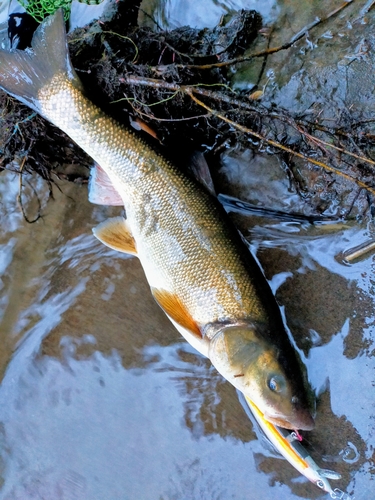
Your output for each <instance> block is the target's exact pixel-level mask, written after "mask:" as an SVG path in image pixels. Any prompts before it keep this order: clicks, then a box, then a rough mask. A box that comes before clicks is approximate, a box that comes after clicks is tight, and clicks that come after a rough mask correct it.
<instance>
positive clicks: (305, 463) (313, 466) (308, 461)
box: [245, 396, 353, 500]
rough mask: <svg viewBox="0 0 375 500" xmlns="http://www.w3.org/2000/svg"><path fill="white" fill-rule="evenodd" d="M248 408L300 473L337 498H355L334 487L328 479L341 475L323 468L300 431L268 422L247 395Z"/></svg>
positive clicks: (277, 447)
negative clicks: (313, 455)
mask: <svg viewBox="0 0 375 500" xmlns="http://www.w3.org/2000/svg"><path fill="white" fill-rule="evenodd" d="M245 400H246V403H247V406H248V408H249V409H250V410H251V413H252V415H253V416H254V417H255V420H256V421H257V422H258V424H259V426H260V428H261V429H262V431H263V432H264V434H265V435H266V436H267V438H268V439H269V440H270V441H271V443H272V444H273V446H274V447H275V448H276V450H277V451H278V452H279V453H280V454H281V455H282V456H283V457H284V458H285V459H286V460H288V462H289V463H290V464H291V465H292V466H293V467H294V468H295V469H297V470H298V472H299V473H300V474H302V475H303V476H305V477H306V478H307V479H308V480H309V481H311V482H312V483H314V484H315V485H316V486H318V488H320V489H321V490H324V491H326V492H327V493H329V494H330V496H331V498H333V499H335V500H353V498H352V497H351V496H350V495H348V494H347V493H345V492H344V491H342V490H340V489H338V488H334V489H333V488H332V486H331V485H330V483H329V481H328V479H332V480H338V479H340V478H341V475H340V474H339V473H337V472H334V471H331V470H328V469H322V468H321V467H319V466H318V465H317V463H316V462H315V461H314V460H313V459H312V457H311V456H310V455H309V453H308V451H307V450H306V448H305V447H304V446H303V445H302V443H301V441H302V437H301V435H300V434H299V433H298V431H292V432H291V431H289V430H287V429H283V428H281V427H278V426H276V425H273V424H271V422H268V421H267V420H266V419H265V418H264V416H263V413H262V412H261V411H260V410H259V408H258V407H257V406H256V405H255V404H254V403H253V402H252V401H251V400H250V399H249V398H248V397H246V396H245Z"/></svg>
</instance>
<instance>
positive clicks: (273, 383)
mask: <svg viewBox="0 0 375 500" xmlns="http://www.w3.org/2000/svg"><path fill="white" fill-rule="evenodd" d="M267 385H268V387H269V389H270V390H271V391H272V392H281V390H282V388H283V386H284V384H283V380H282V379H281V377H278V376H276V375H274V376H273V377H270V378H269V380H268V383H267Z"/></svg>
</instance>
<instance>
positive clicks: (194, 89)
mask: <svg viewBox="0 0 375 500" xmlns="http://www.w3.org/2000/svg"><path fill="white" fill-rule="evenodd" d="M124 82H126V83H128V84H132V85H143V86H148V87H153V88H157V89H166V90H172V91H174V92H175V94H174V95H176V94H177V93H178V92H183V93H185V94H189V95H190V94H191V93H194V94H199V95H202V96H205V97H208V98H210V99H214V100H216V101H220V102H225V103H227V104H231V105H236V106H239V107H242V108H244V109H246V110H248V111H251V112H254V113H257V114H260V111H259V109H257V108H256V107H254V106H252V105H250V104H247V103H244V102H243V101H240V100H239V99H236V98H231V97H230V96H228V95H226V94H222V93H218V92H213V91H211V90H207V89H202V88H200V87H198V86H196V85H178V84H176V83H169V82H164V81H163V80H158V79H155V78H145V77H139V76H136V75H129V76H126V77H125V78H124ZM214 85H215V84H214ZM218 85H221V84H218ZM225 87H226V88H229V87H228V86H225ZM229 90H232V89H230V88H229ZM172 97H173V96H172ZM168 99H170V98H168ZM120 100H121V99H120ZM125 100H126V98H125ZM154 104H155V103H154ZM148 106H149V105H148ZM211 112H212V111H211ZM272 116H273V117H274V118H277V119H278V120H281V121H284V122H286V123H288V124H289V125H290V126H291V127H293V128H294V129H295V130H297V131H298V132H299V133H300V134H302V135H304V136H306V137H307V138H308V139H310V140H311V141H313V142H314V143H316V144H318V143H319V144H322V145H324V146H327V147H329V148H332V149H335V150H336V151H339V152H341V153H343V154H345V155H348V156H351V157H353V158H356V159H357V160H359V161H362V162H365V163H368V164H370V165H372V166H374V167H375V161H373V160H371V159H369V158H366V157H364V156H360V155H357V154H355V153H352V152H350V151H348V150H346V149H344V148H341V147H339V146H335V145H334V144H330V143H328V142H326V141H324V140H323V139H319V138H318V137H315V136H313V135H311V134H309V133H308V132H306V131H305V130H303V129H302V128H301V125H299V124H298V123H297V122H295V121H294V120H292V119H291V118H289V117H286V116H283V115H280V114H276V113H272ZM293 154H297V153H295V152H294V153H293ZM309 161H311V160H309ZM332 168H333V167H332Z"/></svg>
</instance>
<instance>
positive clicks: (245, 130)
mask: <svg viewBox="0 0 375 500" xmlns="http://www.w3.org/2000/svg"><path fill="white" fill-rule="evenodd" d="M186 93H187V94H188V95H189V96H190V97H191V98H192V99H193V101H194V102H195V103H196V104H198V105H199V106H201V107H202V108H204V109H206V110H207V111H209V112H210V113H212V115H213V116H216V117H217V118H220V119H221V120H223V121H225V122H226V123H229V124H230V125H231V126H232V127H234V128H236V129H238V130H240V131H241V132H243V133H245V134H250V135H252V136H254V137H256V138H257V139H260V140H261V141H264V142H265V143H267V144H270V145H271V146H274V147H276V148H278V149H282V150H283V151H286V152H287V153H290V154H292V155H294V156H297V157H298V158H302V159H303V160H305V161H307V162H309V163H312V164H313V165H317V166H318V167H321V168H323V169H324V170H327V171H328V172H333V173H335V174H337V175H339V176H341V177H343V178H344V179H347V180H348V181H351V182H355V183H356V184H357V185H358V186H360V187H362V188H365V189H367V191H369V192H370V193H372V194H375V188H372V187H370V186H368V185H367V184H365V183H364V182H362V181H360V180H358V179H356V178H354V177H352V176H351V175H348V174H345V173H343V172H340V170H337V169H336V168H334V167H331V166H330V165H327V164H325V163H323V162H321V161H318V160H314V159H313V158H308V157H307V156H305V155H303V154H302V153H298V152H297V151H294V150H293V149H291V148H288V147H287V146H283V145H282V144H280V143H278V142H276V141H274V140H272V139H267V138H266V137H264V136H262V135H261V134H258V133H257V132H255V131H254V130H251V129H249V128H247V127H244V126H243V125H240V124H239V123H236V122H234V121H232V120H230V119H229V118H227V117H226V116H225V115H222V114H221V113H219V112H218V111H216V110H214V109H212V108H210V107H209V106H207V104H205V103H204V102H202V101H200V100H199V99H198V98H197V97H196V96H195V95H194V93H193V92H191V91H188V92H186Z"/></svg>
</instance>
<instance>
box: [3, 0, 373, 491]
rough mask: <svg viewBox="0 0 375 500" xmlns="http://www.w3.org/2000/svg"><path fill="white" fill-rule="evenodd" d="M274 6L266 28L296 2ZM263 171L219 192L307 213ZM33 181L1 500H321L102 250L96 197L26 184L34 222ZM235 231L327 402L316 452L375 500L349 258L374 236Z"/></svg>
mask: <svg viewBox="0 0 375 500" xmlns="http://www.w3.org/2000/svg"><path fill="white" fill-rule="evenodd" d="M250 3H251V2H250ZM252 3H254V4H255V3H259V2H252ZM300 3H301V4H302V3H303V2H300ZM328 3H329V2H328ZM247 4H248V2H247ZM262 4H263V5H266V4H268V5H269V8H270V10H269V14H267V15H269V17H270V19H271V18H272V16H273V15H274V12H275V11H276V10H277V9H278V8H279V7H280V5H281V6H282V7H283V8H287V7H288V5H289V4H290V2H283V3H282V4H278V5H276V4H275V3H274V2H269V3H267V2H262ZM214 5H216V4H214ZM236 5H237V4H236ZM247 6H248V7H249V5H247ZM251 6H252V5H250V7H251ZM237 7H238V5H237ZM304 12H305V15H306V22H308V14H309V13H310V14H311V10H307V11H306V9H305V11H304ZM263 15H266V13H265V12H263ZM302 20H305V18H303V19H302ZM215 22H216V21H215ZM192 24H193V25H194V23H192ZM195 24H198V22H196V23H195ZM302 24H303V23H302ZM244 155H245V160H246V153H244ZM245 163H246V161H245ZM264 167H265V164H263V165H259V170H258V172H257V176H256V184H254V177H252V176H247V177H246V176H245V175H244V171H243V170H242V169H243V166H241V162H240V161H239V160H238V157H236V158H234V157H233V155H232V156H231V155H230V154H228V155H226V157H225V158H223V169H222V175H223V176H225V178H226V181H227V182H230V183H231V185H232V187H233V186H234V189H235V191H236V192H237V193H238V192H239V191H241V193H242V194H244V193H245V194H246V193H247V194H246V196H245V197H246V198H247V199H249V198H250V194H249V193H252V197H253V200H252V201H254V202H255V203H256V204H259V205H262V206H263V205H264V206H273V207H276V208H279V209H280V210H289V209H293V210H294V211H301V212H303V206H302V202H301V201H300V199H299V198H298V197H297V196H296V195H295V194H293V193H290V192H289V185H288V183H287V182H286V181H285V180H284V179H283V177H282V176H281V175H280V176H279V177H278V176H275V173H274V172H275V170H277V169H270V170H269V172H267V169H266V168H264ZM238 179H241V182H242V183H246V185H245V187H244V186H239V180H238ZM26 181H28V182H29V183H30V184H31V185H32V186H34V188H35V189H36V191H37V192H38V195H39V197H40V199H41V203H42V214H43V217H42V218H41V219H39V220H38V221H37V222H36V223H35V224H27V223H26V222H25V220H24V218H23V216H22V214H21V211H20V207H19V204H18V203H17V195H18V190H19V180H18V178H15V177H14V176H13V175H12V174H11V173H2V174H1V176H0V200H1V226H0V270H1V274H0V277H1V280H0V332H1V344H0V373H1V384H0V443H1V448H0V499H4V500H5V499H6V500H13V499H17V500H18V499H19V500H31V499H48V500H50V499H52V500H55V499H56V500H58V499H64V500H66V499H69V500H71V499H72V500H73V499H74V500H80V499H82V500H86V499H87V500H103V499H106V500H107V499H108V500H112V499H120V500H202V499H204V500H211V499H213V500H219V499H220V500H228V499H234V500H244V499H249V500H258V499H262V500H263V499H264V500H271V499H272V500H275V499H277V500H279V499H280V500H294V499H300V498H305V499H306V498H307V499H316V498H326V497H327V495H324V494H322V493H321V491H320V490H319V489H318V488H317V487H316V486H314V485H312V484H310V483H309V482H308V481H307V480H305V479H304V478H303V477H302V476H300V475H299V474H298V473H297V472H296V471H295V470H294V469H293V468H292V467H291V466H290V465H289V464H288V463H287V462H286V461H285V460H283V459H282V458H280V457H279V456H278V455H277V454H276V453H275V451H274V450H273V449H272V447H271V446H270V445H269V444H267V442H266V441H265V440H264V438H263V437H262V435H261V433H260V432H259V430H258V428H257V427H256V425H254V424H253V423H252V422H251V420H250V419H249V417H248V415H247V413H246V411H245V410H244V408H243V406H242V403H241V400H240V398H239V397H238V395H237V393H236V391H235V390H234V389H233V388H232V387H231V386H230V385H229V384H227V383H226V382H224V381H223V379H222V378H221V377H220V376H219V375H218V374H217V373H216V371H215V370H214V369H213V368H212V367H211V366H210V363H209V362H208V361H207V360H206V359H204V358H203V357H202V356H200V355H199V354H197V353H196V352H195V351H194V350H193V349H192V348H191V347H190V346H189V345H187V344H186V343H185V342H184V341H183V339H182V338H181V337H180V336H179V334H178V333H177V332H176V331H175V330H174V328H173V327H172V325H171V324H170V323H169V321H168V320H167V319H166V318H165V316H164V315H163V313H162V312H161V311H160V310H159V308H158V307H157V306H156V304H155V303H154V301H153V299H152V298H151V296H150V293H149V290H148V285H147V283H146V282H145V278H144V275H143V272H142V269H141V268H140V265H139V263H138V261H137V259H135V258H127V257H126V256H123V255H120V254H118V253H115V252H112V251H110V250H108V249H106V248H105V247H103V246H102V245H101V244H99V243H98V242H97V241H95V239H94V238H93V237H92V234H91V228H92V227H93V226H94V225H96V224H97V223H98V222H100V221H102V220H104V219H105V218H107V217H109V216H113V215H115V214H117V213H119V210H118V209H116V210H115V209H108V208H105V207H95V206H93V205H90V204H89V203H88V202H87V190H86V187H85V186H79V185H74V184H64V183H62V184H61V185H60V187H61V190H62V191H61V192H59V191H58V190H57V189H55V191H54V194H55V199H54V200H50V201H48V202H47V199H48V197H47V189H46V186H45V185H44V184H43V182H42V181H40V180H37V179H34V178H32V177H31V178H25V185H26V188H25V191H24V195H23V204H24V208H25V210H26V212H27V215H28V217H29V218H31V219H32V218H33V217H34V216H35V214H36V213H37V210H38V207H37V205H36V202H35V196H34V195H33V193H32V191H31V189H30V186H29V185H28V184H27V182H26ZM256 187H257V188H258V189H257V194H256V195H255V194H254V191H256ZM239 188H241V189H239ZM230 194H234V193H230ZM280 200H282V203H281V201H280ZM332 213H334V210H332ZM231 215H232V216H233V217H234V219H235V221H236V223H237V225H238V227H239V228H240V229H241V231H242V232H243V234H244V235H245V237H246V238H247V239H248V240H249V242H250V245H251V249H252V251H253V252H254V254H255V255H256V256H257V258H258V259H259V261H260V264H261V265H262V267H263V269H264V271H265V274H266V276H267V278H268V279H269V280H270V282H271V285H272V287H273V290H274V291H275V293H276V295H277V298H278V300H279V303H280V304H281V306H282V310H283V313H284V315H285V320H286V323H287V325H288V327H289V328H290V331H291V334H292V335H293V338H294V339H295V343H296V348H297V349H299V351H300V353H301V356H302V359H303V360H304V363H305V365H306V367H307V371H308V376H309V380H310V382H311V385H312V387H313V389H314V391H315V394H316V396H317V416H316V429H315V430H314V431H313V432H310V433H305V446H306V447H307V448H308V450H309V452H310V453H311V455H312V456H313V458H314V459H315V461H316V462H317V463H318V464H320V465H321V466H322V467H323V468H328V469H333V470H336V471H338V472H340V473H341V474H342V479H341V480H340V481H337V482H334V481H332V485H334V486H337V487H338V488H340V489H342V490H345V491H347V492H348V493H350V494H352V495H354V496H355V498H356V500H364V499H366V500H367V499H369V498H372V497H373V496H374V494H375V487H374V479H375V456H374V447H375V422H374V415H375V411H374V410H375V408H374V406H375V405H374V385H375V371H374V369H375V359H374V352H375V351H374V336H375V332H374V313H373V311H374V294H375V287H374V285H375V278H374V276H375V273H374V271H375V269H374V267H375V256H374V255H373V254H369V255H367V256H366V257H365V258H364V259H362V260H360V261H357V262H353V263H352V264H351V265H345V264H344V263H343V262H342V259H341V258H340V254H341V253H342V252H345V251H346V250H348V249H350V248H352V247H354V246H356V245H358V244H360V243H362V242H364V241H367V240H369V239H371V238H373V237H374V230H375V229H374V227H373V225H372V224H371V222H368V221H366V220H365V221H364V222H362V223H359V222H358V223H357V222H356V223H351V224H342V223H338V224H328V223H325V224H320V225H318V224H316V225H314V226H313V225H311V224H308V223H301V222H296V221H282V220H279V219H272V218H270V217H268V218H267V217H266V216H262V217H259V216H254V215H253V214H248V213H246V212H245V211H244V210H243V209H242V210H236V211H233V212H232V214H231Z"/></svg>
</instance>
